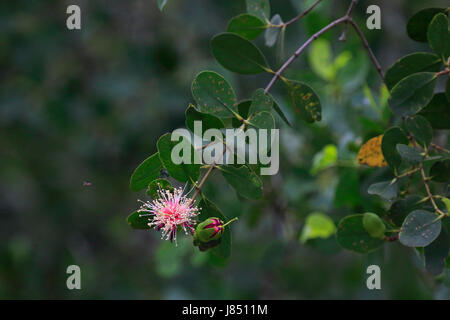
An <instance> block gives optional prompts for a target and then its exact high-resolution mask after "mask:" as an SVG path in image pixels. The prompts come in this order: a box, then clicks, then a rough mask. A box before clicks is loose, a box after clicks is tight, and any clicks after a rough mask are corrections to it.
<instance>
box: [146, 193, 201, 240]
mask: <svg viewBox="0 0 450 320" xmlns="http://www.w3.org/2000/svg"><path fill="white" fill-rule="evenodd" d="M158 196H159V197H158V199H155V200H153V201H152V202H150V201H146V202H142V205H141V207H140V208H139V210H138V211H139V212H148V214H144V215H141V216H147V215H148V216H150V218H149V223H148V225H149V226H150V227H155V229H156V230H157V231H159V230H162V236H161V239H164V238H165V240H170V241H171V242H172V241H175V244H176V243H177V227H178V226H181V227H182V228H183V230H184V232H185V233H186V234H189V232H190V233H191V234H194V232H195V229H194V225H195V223H196V221H195V220H194V218H195V217H196V216H197V215H198V214H199V208H197V207H195V206H193V205H192V203H193V201H192V199H191V198H188V197H187V196H186V195H183V189H181V188H175V189H174V190H173V191H172V192H171V191H169V190H167V189H166V190H161V189H159V190H158Z"/></svg>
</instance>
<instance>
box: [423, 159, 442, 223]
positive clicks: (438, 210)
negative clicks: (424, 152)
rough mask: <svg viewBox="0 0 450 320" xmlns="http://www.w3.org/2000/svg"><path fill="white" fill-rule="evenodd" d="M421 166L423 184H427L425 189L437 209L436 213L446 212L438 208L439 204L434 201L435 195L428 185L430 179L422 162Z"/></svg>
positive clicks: (435, 209)
mask: <svg viewBox="0 0 450 320" xmlns="http://www.w3.org/2000/svg"><path fill="white" fill-rule="evenodd" d="M419 168H420V173H421V175H422V181H423V184H424V185H425V189H426V191H427V195H428V198H429V199H430V202H431V204H432V205H433V208H434V211H436V213H438V214H439V215H444V213H443V212H442V211H441V210H440V209H439V208H438V206H437V205H436V202H435V201H434V197H433V194H432V193H431V190H430V186H429V185H428V179H427V177H426V175H425V170H424V169H423V164H422V163H420V165H419Z"/></svg>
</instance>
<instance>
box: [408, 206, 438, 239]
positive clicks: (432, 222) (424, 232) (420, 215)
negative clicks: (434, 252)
mask: <svg viewBox="0 0 450 320" xmlns="http://www.w3.org/2000/svg"><path fill="white" fill-rule="evenodd" d="M436 218H437V215H435V214H433V213H431V212H429V211H425V210H415V211H413V212H411V213H410V214H409V215H408V216H407V217H406V219H405V221H404V222H403V224H402V228H401V231H400V234H399V240H400V242H401V243H402V244H403V245H405V246H407V247H426V246H427V245H429V244H430V243H432V242H433V241H434V240H435V239H436V238H437V237H438V236H439V233H440V232H441V220H437V221H436Z"/></svg>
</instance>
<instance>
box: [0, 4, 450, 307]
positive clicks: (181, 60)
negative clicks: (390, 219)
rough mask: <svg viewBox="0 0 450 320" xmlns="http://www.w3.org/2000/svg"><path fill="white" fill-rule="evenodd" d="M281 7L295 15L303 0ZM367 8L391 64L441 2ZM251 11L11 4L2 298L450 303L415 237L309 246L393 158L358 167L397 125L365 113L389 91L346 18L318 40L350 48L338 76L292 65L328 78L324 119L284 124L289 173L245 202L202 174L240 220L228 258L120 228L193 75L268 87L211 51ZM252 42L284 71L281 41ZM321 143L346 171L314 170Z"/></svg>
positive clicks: (311, 25)
mask: <svg viewBox="0 0 450 320" xmlns="http://www.w3.org/2000/svg"><path fill="white" fill-rule="evenodd" d="M271 2H272V12H273V13H280V15H281V16H282V17H283V19H284V20H287V19H289V18H291V17H293V16H294V15H295V14H296V13H297V12H300V11H301V10H302V9H304V8H305V7H306V4H307V3H308V1H303V0H292V1H288V0H286V1H271ZM347 2H348V1H331V0H324V1H323V3H322V5H321V6H320V7H318V8H317V10H316V11H315V12H314V13H313V14H311V15H309V16H308V17H307V18H306V19H304V20H302V21H301V22H299V23H296V24H295V25H293V26H291V27H290V28H289V29H288V31H287V34H286V43H285V47H284V52H285V55H284V58H285V59H286V58H287V55H288V54H290V53H291V52H293V51H294V50H295V48H296V47H298V46H299V45H300V43H302V41H304V40H305V39H306V37H307V36H308V35H309V34H311V33H312V32H313V31H314V30H317V29H318V28H319V27H320V26H321V25H324V24H325V23H326V22H327V21H330V20H331V19H333V18H335V17H338V16H341V15H342V14H343V13H344V12H345V9H346V8H347V6H348V4H347ZM69 4H79V5H80V6H81V9H82V30H81V31H69V30H67V28H66V26H65V19H66V17H67V15H66V13H65V12H66V7H67V6H68V5H69ZM369 4H377V5H379V6H380V7H381V10H382V13H381V14H382V30H380V31H369V30H367V29H366V28H364V32H365V33H366V35H367V37H368V38H369V42H370V44H371V46H372V47H373V49H374V51H375V53H376V55H377V57H379V60H380V61H381V63H382V66H383V68H384V69H386V68H387V67H388V66H389V65H391V64H392V63H393V62H394V61H395V60H396V59H398V58H399V57H401V56H403V55H405V54H407V53H409V52H412V51H413V50H416V51H419V50H428V49H427V48H426V46H425V45H421V44H418V43H414V42H413V41H411V40H409V39H408V38H407V36H406V31H405V25H406V21H407V19H408V17H410V16H411V15H412V14H413V13H414V12H415V11H417V10H419V9H421V8H423V7H425V6H426V7H432V6H438V7H439V6H440V7H444V6H446V5H448V3H447V1H438V0H436V1H426V3H425V2H424V1H421V0H414V1H413V0H408V1H406V0H395V1H387V0H386V1H381V0H374V1H360V3H359V4H358V6H357V8H356V10H355V18H356V20H357V21H358V23H359V24H360V25H361V26H364V25H365V16H366V15H365V8H366V7H367V6H368V5H369ZM244 11H245V3H244V1H243V0H232V1H231V0H226V1H225V0H223V1H222V0H214V1H213V0H210V1H205V0H189V1H187V0H186V1H183V0H169V1H168V5H167V6H166V8H165V9H164V12H163V13H161V12H160V11H159V10H158V9H157V6H156V1H153V0H132V1H129V0H127V1H107V0H95V1H87V0H85V1H75V0H72V1H44V0H15V1H9V0H7V1H1V2H0V27H1V28H0V29H1V32H0V68H1V75H0V159H1V165H0V298H2V299H11V298H19V299H24V298H33V299H35V298H44V299H49V298H58V299H60V298H68V299H71V298H81V299H89V298H94V299H110V298H113V299H114V298H124V299H134V298H137V299H173V298H177V299H211V298H212V299H224V298H226V299H260V298H269V299H310V298H319V299H325V298H331V299H336V298H351V299H365V298H376V299H378V298H400V299H420V298H427V299H428V298H444V299H448V298H449V291H448V287H446V286H445V282H448V281H449V280H446V279H445V277H444V279H441V280H440V281H435V280H434V279H433V278H432V277H431V276H430V275H428V274H426V273H425V272H424V271H423V268H422V266H421V265H420V262H419V260H418V259H417V258H416V255H415V253H414V252H413V250H412V249H407V248H405V247H402V246H400V245H398V244H395V243H393V244H389V245H387V246H385V248H384V249H382V250H379V251H377V252H375V253H373V254H370V255H367V256H360V255H356V254H352V253H349V252H344V251H341V250H339V249H338V248H337V246H336V243H335V240H334V238H332V239H330V240H329V241H326V242H313V241H312V242H309V243H306V244H301V243H300V242H299V234H300V232H301V229H302V226H303V223H304V218H305V216H306V215H307V214H309V213H311V212H315V211H320V212H324V213H327V214H328V215H329V216H330V217H331V218H332V219H333V220H334V221H335V222H336V221H338V220H339V218H340V217H342V216H344V215H346V214H349V213H352V212H355V213H361V212H365V211H369V210H370V211H373V212H381V211H382V210H384V209H385V207H384V206H385V205H384V204H383V203H382V202H381V201H379V200H378V199H376V198H375V197H373V196H369V195H368V194H367V192H366V190H367V186H368V185H369V184H370V182H373V181H374V180H375V179H376V178H377V176H379V175H380V174H381V175H382V174H383V170H381V171H377V170H374V169H364V168H356V167H354V168H352V164H351V161H352V159H354V157H355V152H356V151H357V146H358V145H359V144H360V143H361V142H362V141H365V140H367V139H368V138H369V137H372V136H374V134H379V133H382V131H383V126H382V125H383V124H384V123H385V122H383V121H386V119H384V120H383V119H382V117H381V116H380V115H379V114H378V113H377V112H376V110H375V111H374V110H372V109H371V106H370V101H369V99H368V95H367V92H368V91H367V90H369V92H370V90H372V94H373V95H374V96H375V97H376V98H375V99H376V100H377V101H378V100H379V99H378V98H379V95H378V93H379V80H378V78H377V74H376V72H375V70H373V67H372V65H371V64H370V63H369V61H368V59H365V53H364V52H363V51H361V45H360V43H359V42H358V40H357V39H356V37H354V35H353V33H352V32H350V33H349V39H348V40H347V41H346V42H345V43H341V42H339V41H337V38H338V36H339V32H340V30H335V31H332V32H330V33H328V34H327V35H326V36H325V37H324V39H326V40H328V41H329V43H330V44H331V46H332V49H333V52H334V55H335V56H337V55H338V54H339V53H341V52H342V51H348V52H350V53H351V54H352V57H353V58H352V59H351V61H350V62H349V65H348V68H347V69H346V70H347V71H346V72H343V74H341V75H339V76H338V77H337V78H336V79H332V80H330V79H328V80H327V79H323V77H320V75H318V74H317V72H316V70H313V69H312V68H311V66H310V61H309V59H308V53H306V54H305V55H304V56H302V57H300V58H299V59H298V61H296V62H295V63H294V65H293V67H292V68H290V69H289V71H288V75H289V76H290V77H291V78H294V79H298V80H307V81H308V82H309V83H311V84H312V86H313V87H315V88H318V93H319V95H320V97H321V99H322V101H323V104H324V112H323V114H324V121H323V122H322V123H320V124H319V125H307V124H305V123H297V124H295V126H294V128H293V129H291V128H288V127H286V126H282V127H281V135H282V137H281V141H282V146H281V153H282V154H281V158H282V163H281V166H280V167H281V170H280V174H279V175H277V176H274V177H269V178H266V180H265V185H266V189H265V197H264V200H261V201H257V202H252V201H245V200H243V199H239V198H238V197H237V196H236V194H235V193H234V191H233V190H232V189H230V188H229V187H228V186H226V185H225V184H224V183H223V181H222V180H220V177H219V176H216V175H213V177H212V179H211V181H210V182H209V183H208V184H207V186H206V190H205V192H206V194H207V195H209V197H210V198H212V199H214V200H215V202H217V203H218V205H219V206H220V207H221V208H222V210H223V212H224V214H225V215H226V216H228V217H234V216H238V217H240V221H239V223H236V224H235V225H234V226H233V228H232V231H233V237H234V238H233V253H232V256H231V258H230V260H229V261H228V263H226V264H225V263H223V261H218V260H216V259H214V258H212V257H211V256H209V255H205V254H200V253H199V252H198V251H197V249H194V248H193V247H192V246H191V244H190V243H186V242H183V241H182V240H183V238H184V237H180V240H181V241H180V243H179V247H178V248H176V249H175V248H173V246H172V245H170V243H167V242H163V241H160V240H159V237H160V235H159V234H158V233H156V232H154V231H136V230H132V229H131V228H129V227H128V226H127V224H126V222H125V218H126V216H127V215H128V214H129V213H130V212H132V211H133V210H134V209H135V208H136V207H137V203H136V200H137V199H138V198H141V199H144V198H145V197H146V196H145V193H144V192H142V193H139V194H135V193H133V192H131V191H130V190H129V188H128V181H129V177H130V174H131V173H132V171H133V170H134V168H135V167H136V166H137V165H138V164H139V163H140V162H141V161H142V160H144V159H145V158H146V157H147V156H148V155H150V154H152V153H154V152H155V148H156V147H155V143H156V140H157V138H158V137H159V136H160V135H161V134H163V133H165V132H169V131H172V130H173V129H175V128H178V127H182V126H184V110H185V109H186V107H187V105H188V103H189V102H191V101H192V98H191V94H190V83H191V81H192V79H193V78H194V76H195V74H196V73H198V72H199V71H201V70H205V69H212V70H217V71H220V72H221V73H222V74H223V75H224V76H225V77H226V78H227V79H228V80H229V81H230V82H231V83H232V84H233V86H234V87H235V88H236V89H237V94H238V96H239V97H241V98H248V97H250V95H251V92H252V91H253V90H254V89H256V88H258V87H261V86H264V85H265V84H267V82H268V81H269V76H258V77H253V76H237V75H234V74H231V73H230V72H227V71H225V70H224V69H222V68H221V67H220V66H219V65H218V64H217V63H216V62H215V61H214V59H213V58H212V55H211V54H210V52H209V40H210V38H211V37H212V36H213V35H214V34H216V33H219V32H222V31H224V30H225V28H226V24H227V21H228V20H229V19H230V18H231V17H233V16H235V15H237V14H239V13H241V12H244ZM256 43H257V45H258V46H259V47H260V48H262V49H263V51H264V53H265V54H266V55H267V56H268V58H269V61H270V62H271V64H272V65H276V66H279V65H280V62H281V61H282V60H280V59H279V52H278V56H277V50H276V49H269V48H267V47H265V46H264V43H263V41H262V39H259V40H258V41H256ZM361 56H363V58H361ZM273 93H274V96H275V97H276V98H277V100H278V101H280V105H281V107H282V108H283V109H284V110H285V111H287V112H288V110H289V107H288V105H287V103H286V102H287V97H286V96H285V91H283V90H281V88H280V86H279V85H278V86H276V87H275V90H274V91H273ZM444 138H446V137H443V139H444ZM327 144H333V145H336V146H337V148H338V150H339V157H340V160H342V164H343V165H339V166H335V167H333V168H329V169H325V170H321V171H320V172H319V173H311V166H312V159H313V156H314V155H315V154H316V153H317V152H319V151H320V150H321V149H322V148H323V147H324V146H325V145H327ZM352 145H356V147H355V148H353V149H352ZM349 146H350V147H349ZM355 150H356V151H355ZM349 163H350V164H349ZM345 164H349V165H348V166H350V168H349V167H348V166H347V165H345ZM336 194H337V195H336ZM372 263H376V264H379V265H380V266H381V268H382V290H378V291H377V290H375V291H369V290H368V289H367V288H366V277H367V275H366V273H365V271H366V268H367V266H368V265H370V264H372ZM70 264H77V265H79V266H80V267H81V270H82V290H78V291H77V290H74V291H70V290H68V289H67V288H66V277H67V274H66V268H67V266H68V265H70ZM447 270H448V269H447Z"/></svg>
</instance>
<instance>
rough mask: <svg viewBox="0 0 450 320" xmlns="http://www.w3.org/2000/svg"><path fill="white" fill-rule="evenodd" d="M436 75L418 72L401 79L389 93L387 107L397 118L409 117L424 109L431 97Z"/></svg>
mask: <svg viewBox="0 0 450 320" xmlns="http://www.w3.org/2000/svg"><path fill="white" fill-rule="evenodd" d="M435 84H436V74H435V73H433V72H419V73H415V74H412V75H410V76H408V77H406V78H403V79H402V80H400V82H398V83H397V84H396V85H395V86H394V87H393V88H392V92H391V97H390V98H389V106H390V107H391V110H392V111H393V112H394V113H395V114H397V115H399V116H411V115H414V114H416V113H417V112H418V111H420V109H422V108H423V107H425V106H426V105H427V104H428V102H430V100H431V98H432V97H433V92H434V86H435Z"/></svg>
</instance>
